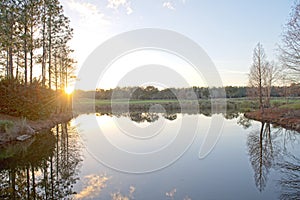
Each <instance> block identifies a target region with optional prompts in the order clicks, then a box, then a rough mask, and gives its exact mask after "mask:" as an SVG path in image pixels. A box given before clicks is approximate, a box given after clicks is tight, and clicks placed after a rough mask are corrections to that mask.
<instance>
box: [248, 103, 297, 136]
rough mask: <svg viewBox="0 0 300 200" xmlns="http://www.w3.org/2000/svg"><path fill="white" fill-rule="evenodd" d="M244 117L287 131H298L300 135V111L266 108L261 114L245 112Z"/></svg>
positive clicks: (257, 111)
mask: <svg viewBox="0 0 300 200" xmlns="http://www.w3.org/2000/svg"><path fill="white" fill-rule="evenodd" d="M244 116H245V117H247V118H249V119H253V120H256V121H260V122H267V123H271V124H275V125H278V126H281V127H283V128H286V129H288V130H294V131H298V132H299V133H300V110H299V109H298V110H292V109H286V108H267V109H264V112H263V113H261V111H260V110H256V111H252V112H247V113H245V114H244Z"/></svg>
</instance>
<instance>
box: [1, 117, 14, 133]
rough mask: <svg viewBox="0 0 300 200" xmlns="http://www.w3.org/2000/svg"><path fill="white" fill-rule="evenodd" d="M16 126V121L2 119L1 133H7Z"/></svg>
mask: <svg viewBox="0 0 300 200" xmlns="http://www.w3.org/2000/svg"><path fill="white" fill-rule="evenodd" d="M13 126H14V123H13V122H12V121H9V120H0V133H6V132H8V131H9V130H10V129H12V128H13Z"/></svg>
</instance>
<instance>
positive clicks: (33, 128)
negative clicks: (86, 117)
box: [0, 112, 73, 144]
mask: <svg viewBox="0 0 300 200" xmlns="http://www.w3.org/2000/svg"><path fill="white" fill-rule="evenodd" d="M72 118H73V114H72V112H68V113H60V114H53V115H51V117H49V118H48V119H45V120H36V121H32V120H26V121H25V122H24V119H21V118H18V117H13V116H9V115H4V114H0V120H10V121H13V122H14V123H15V124H17V125H18V124H20V123H25V124H26V129H27V130H30V132H31V133H29V135H34V134H37V133H38V132H39V131H41V130H47V129H51V128H53V127H54V126H55V125H57V124H59V123H63V122H67V121H69V120H71V119H72ZM26 134H27V133H26ZM20 135H24V133H22V132H20V133H18V134H17V135H14V136H12V137H7V134H6V133H0V144H4V143H7V142H11V141H14V140H16V138H17V137H18V136H20Z"/></svg>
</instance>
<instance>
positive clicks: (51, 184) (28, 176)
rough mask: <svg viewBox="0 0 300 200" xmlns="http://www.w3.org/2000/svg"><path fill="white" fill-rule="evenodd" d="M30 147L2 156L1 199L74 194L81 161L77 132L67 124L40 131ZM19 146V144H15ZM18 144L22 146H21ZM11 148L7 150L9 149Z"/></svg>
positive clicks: (69, 195) (50, 197) (0, 168)
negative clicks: (69, 128)
mask: <svg viewBox="0 0 300 200" xmlns="http://www.w3.org/2000/svg"><path fill="white" fill-rule="evenodd" d="M33 140H34V141H33V142H32V143H31V144H30V145H27V146H25V147H24V146H23V145H25V144H26V143H25V144H24V143H17V144H14V145H13V146H11V149H15V148H16V147H17V148H20V149H22V150H18V151H17V152H13V153H11V154H9V152H6V155H5V156H2V159H0V198H1V199H65V198H68V197H71V195H73V194H74V193H75V191H74V190H73V185H74V183H75V182H76V181H77V180H78V170H77V166H78V164H79V163H80V161H81V155H80V146H79V142H78V139H77V134H76V132H75V131H71V130H68V127H67V124H66V123H63V124H60V125H57V126H56V128H54V129H53V130H52V131H47V132H44V133H40V134H39V135H38V136H36V137H35V138H34V139H33ZM16 145H17V146H16ZM18 145H19V147H18ZM7 148H8V147H6V148H5V149H6V150H7Z"/></svg>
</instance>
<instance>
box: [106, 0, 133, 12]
mask: <svg viewBox="0 0 300 200" xmlns="http://www.w3.org/2000/svg"><path fill="white" fill-rule="evenodd" d="M120 6H122V7H124V8H125V9H126V13H127V15H130V14H131V13H132V12H133V9H132V8H131V2H130V1H128V0H108V4H107V7H108V8H112V9H115V10H118V9H119V7H120Z"/></svg>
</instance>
